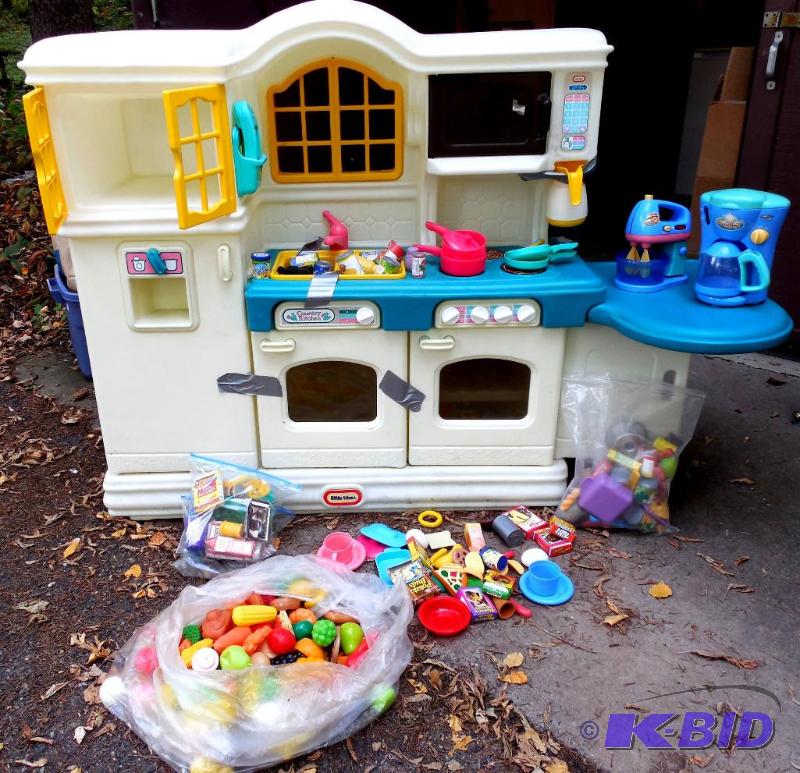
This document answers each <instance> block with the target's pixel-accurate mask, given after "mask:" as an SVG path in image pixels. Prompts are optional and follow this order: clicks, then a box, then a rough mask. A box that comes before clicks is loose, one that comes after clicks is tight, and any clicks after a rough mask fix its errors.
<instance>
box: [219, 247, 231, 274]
mask: <svg viewBox="0 0 800 773" xmlns="http://www.w3.org/2000/svg"><path fill="white" fill-rule="evenodd" d="M217 273H218V274H219V278H220V279H221V280H222V281H223V282H230V281H231V279H232V278H233V270H232V269H231V248H230V247H229V246H228V245H227V244H220V245H219V247H217Z"/></svg>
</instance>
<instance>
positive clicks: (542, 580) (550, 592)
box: [528, 561, 561, 596]
mask: <svg viewBox="0 0 800 773" xmlns="http://www.w3.org/2000/svg"><path fill="white" fill-rule="evenodd" d="M528 575H529V576H530V580H529V586H528V587H529V588H530V589H531V591H532V592H533V593H535V594H536V595H537V596H555V594H556V593H557V592H558V586H559V583H560V580H561V567H560V566H559V565H558V564H556V563H554V562H553V561H537V562H536V563H535V564H532V565H531V566H530V568H529V569H528Z"/></svg>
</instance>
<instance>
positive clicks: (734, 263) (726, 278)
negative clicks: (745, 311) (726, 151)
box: [695, 188, 790, 306]
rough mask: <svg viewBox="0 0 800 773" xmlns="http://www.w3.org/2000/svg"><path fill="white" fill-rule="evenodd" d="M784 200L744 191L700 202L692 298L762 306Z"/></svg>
mask: <svg viewBox="0 0 800 773" xmlns="http://www.w3.org/2000/svg"><path fill="white" fill-rule="evenodd" d="M789 203H790V202H789V199H787V198H785V197H784V196H779V195H777V194H774V193H767V192H765V191H755V190H751V189H749V188H730V189H728V190H722V191H709V192H707V193H704V194H703V195H702V196H701V197H700V228H701V238H700V256H699V263H698V268H697V279H696V282H695V293H696V295H697V297H698V298H699V299H700V300H701V301H703V302H704V303H708V304H711V305H713V306H743V305H745V304H755V303H761V302H763V301H764V300H765V299H766V297H767V288H768V287H769V283H770V274H771V270H772V260H773V257H774V255H775V247H776V245H777V241H778V235H779V233H780V230H781V226H782V225H783V223H784V220H785V219H786V214H787V212H788V210H789Z"/></svg>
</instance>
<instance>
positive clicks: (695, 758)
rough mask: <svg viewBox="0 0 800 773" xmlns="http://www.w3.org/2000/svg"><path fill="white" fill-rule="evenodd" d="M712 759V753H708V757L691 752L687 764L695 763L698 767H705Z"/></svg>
mask: <svg viewBox="0 0 800 773" xmlns="http://www.w3.org/2000/svg"><path fill="white" fill-rule="evenodd" d="M713 759H714V755H713V754H709V755H708V757H701V756H700V755H699V754H693V755H692V756H691V757H689V764H690V765H697V767H698V768H707V767H708V766H709V765H710V764H711V761H712V760H713Z"/></svg>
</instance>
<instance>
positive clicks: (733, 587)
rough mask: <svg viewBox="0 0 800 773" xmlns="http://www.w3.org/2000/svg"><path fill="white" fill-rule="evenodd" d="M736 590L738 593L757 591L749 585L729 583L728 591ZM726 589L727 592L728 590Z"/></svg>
mask: <svg viewBox="0 0 800 773" xmlns="http://www.w3.org/2000/svg"><path fill="white" fill-rule="evenodd" d="M731 590H735V591H736V592H737V593H755V590H756V589H755V588H752V587H750V586H749V585H736V584H735V583H732V582H730V583H728V591H731ZM728 591H726V593H727V592H728Z"/></svg>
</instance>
